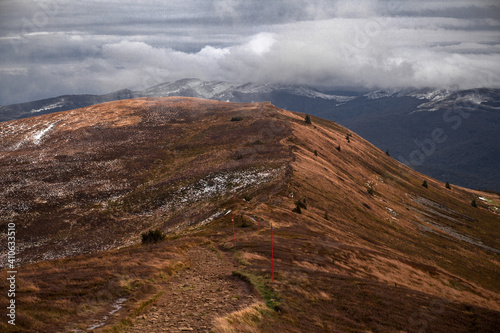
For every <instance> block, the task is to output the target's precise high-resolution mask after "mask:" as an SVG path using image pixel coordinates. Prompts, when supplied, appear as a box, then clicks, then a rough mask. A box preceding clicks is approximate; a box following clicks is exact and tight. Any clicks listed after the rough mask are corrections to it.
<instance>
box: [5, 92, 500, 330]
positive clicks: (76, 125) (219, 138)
mask: <svg viewBox="0 0 500 333" xmlns="http://www.w3.org/2000/svg"><path fill="white" fill-rule="evenodd" d="M304 116H305V115H304V114H299V113H294V112H290V111H286V110H283V109H279V108H277V107H276V106H274V105H272V104H271V103H247V104H239V103H226V102H217V101H211V100H202V99H196V98H180V97H168V98H139V99H130V100H123V101H117V102H108V103H104V104H100V105H95V106H92V107H87V108H83V109H77V110H72V111H66V112H59V113H52V114H48V115H42V116H38V117H33V118H27V119H21V120H14V121H9V122H4V123H0V135H1V136H2V139H1V140H0V147H1V149H2V150H1V151H2V155H1V156H0V171H1V172H2V175H3V177H2V178H1V179H0V181H1V182H2V184H1V186H0V190H1V193H0V203H1V205H0V207H1V210H0V214H1V215H2V222H1V223H2V225H4V226H5V225H6V224H8V223H14V224H15V225H16V228H17V230H18V231H19V232H18V236H17V237H18V239H17V243H18V244H19V249H20V251H19V254H18V258H19V259H20V260H25V261H24V262H23V263H22V265H21V266H20V267H19V269H18V271H19V272H20V273H19V276H18V279H19V283H20V286H21V287H20V288H21V289H22V290H23V293H20V294H19V301H20V302H19V303H20V305H19V309H18V311H19V313H22V314H24V316H23V317H22V319H23V320H22V321H20V325H22V328H23V329H24V330H25V331H28V332H36V331H70V330H72V331H74V330H86V329H88V328H89V327H90V325H91V323H94V322H95V321H97V324H95V325H100V326H97V328H94V329H95V330H96V331H101V332H105V331H109V330H111V331H112V330H115V331H116V330H119V331H133V330H134V329H135V328H138V327H141V328H142V329H143V330H147V331H151V332H157V331H158V332H160V331H164V330H165V329H166V328H168V327H171V326H173V325H177V326H176V327H174V328H179V329H180V327H186V328H192V329H193V330H195V329H196V330H199V331H209V330H210V329H213V330H214V331H216V332H225V331H228V330H229V331H231V330H235V331H243V332H245V331H248V332H252V331H262V332H276V331H283V330H289V331H334V330H337V331H338V330H340V331H347V330H372V331H373V330H381V331H391V332H392V331H393V332H397V331H401V330H406V331H419V330H431V331H435V332H447V331H449V330H450V328H452V329H453V330H456V331H468V330H470V329H471V328H474V329H476V330H478V331H484V332H492V331H494V330H495V329H496V327H498V324H499V321H498V318H500V316H498V313H499V311H500V296H499V295H500V285H499V284H498V279H496V277H497V275H498V262H499V261H498V256H499V255H500V254H499V253H498V250H499V249H500V244H499V243H498V240H499V239H500V237H499V235H498V223H499V221H500V219H499V216H500V212H499V209H500V196H498V195H496V194H493V193H483V192H478V191H473V190H469V189H466V188H461V187H459V186H456V185H454V184H451V188H450V189H448V188H446V187H445V184H444V183H442V182H440V181H437V180H435V179H432V178H430V177H427V176H424V175H422V174H419V173H418V172H416V171H414V170H412V169H410V168H408V167H406V166H405V165H402V164H401V163H399V162H397V161H396V160H394V159H393V158H391V157H390V156H387V155H386V154H385V152H383V151H381V150H380V149H378V148H376V147H375V146H374V145H373V144H371V143H369V142H367V141H365V140H364V139H363V138H362V137H360V136H359V135H357V134H356V133H353V132H352V131H350V130H349V129H347V128H344V127H342V126H340V125H338V124H336V123H334V122H331V121H328V120H325V119H321V118H317V117H315V116H310V119H311V122H312V123H311V124H307V123H306V122H305V121H304ZM424 180H425V181H426V185H427V186H426V187H424V186H422V185H423V181H424ZM472 200H474V201H475V202H476V206H478V207H473V206H472V204H471V202H472ZM156 228H158V229H159V230H161V231H162V232H165V233H166V235H167V240H166V241H165V242H160V243H158V244H153V245H141V244H140V243H141V241H140V239H141V233H143V232H145V231H148V230H154V229H156ZM271 232H273V236H274V243H273V247H271ZM210 254H211V255H210ZM210 257H214V258H215V257H218V258H219V259H217V260H215V259H213V260H215V261H214V263H213V266H214V267H216V265H224V264H225V263H226V264H227V265H230V266H228V267H234V268H231V269H233V273H232V275H231V276H227V274H228V272H227V271H228V270H227V269H226V270H220V272H218V273H217V274H218V275H217V277H216V278H213V279H212V278H211V277H210V276H209V275H207V274H206V273H203V274H204V275H203V279H204V280H203V281H206V282H201V281H200V280H199V279H198V280H197V279H196V278H195V276H193V274H192V273H190V269H191V268H192V269H193V270H196V271H197V272H199V271H200V269H201V268H200V265H201V264H202V262H203V260H206V258H210ZM204 258H205V259H204ZM271 262H272V263H273V265H271ZM190 267H191V268H190ZM1 274H3V275H2V279H1V280H2V281H6V279H5V278H4V277H6V276H5V274H6V272H5V271H2V272H1ZM240 280H241V281H243V282H244V283H243V284H238V285H239V286H240V287H241V288H242V289H241V290H240V291H237V290H236V289H234V287H230V285H233V284H234V283H235V281H240ZM48 281H50V283H48ZM230 281H231V284H229V282H230ZM241 281H240V282H241ZM3 283H4V284H5V282H3ZM209 284H211V285H210V287H209V286H208V285H209ZM172 286H176V288H177V289H174V290H171V289H169V288H171V287H172ZM245 286H246V287H245ZM197 288H209V290H210V288H216V289H217V293H216V295H217V297H219V298H217V299H216V300H211V299H210V296H209V295H210V294H211V293H210V292H209V291H207V290H206V289H204V290H201V289H197ZM231 288H233V289H231ZM245 288H247V289H245ZM248 288H250V289H248ZM252 288H253V289H252ZM244 290H246V291H244ZM251 290H253V291H251ZM196 293H198V294H199V295H203V297H204V298H203V299H200V300H196V301H193V303H188V304H186V309H185V311H183V312H182V311H181V312H182V313H180V314H177V315H175V316H174V315H168V318H167V317H165V315H166V314H165V311H166V310H168V309H169V308H171V307H175V306H176V305H175V304H172V302H173V300H178V299H181V298H180V297H181V296H182V295H191V294H196ZM96 295H99V296H98V297H97V296H96ZM162 295H165V297H163V296H162ZM214 295H215V294H214ZM224 295H225V296H224ZM248 296H252V297H253V298H254V300H255V302H256V303H253V304H252V303H249V302H248V298H249V297H248ZM186 297H187V296H186ZM118 300H120V301H118ZM6 301H8V300H7V299H6V296H5V295H2V296H1V297H0V303H1V305H2V306H3V305H5V304H6V303H5V302H6ZM240 301H241V302H240ZM118 303H119V305H120V306H122V308H119V309H118V310H117V311H115V312H113V315H112V316H111V315H108V314H109V312H110V311H112V310H113V309H114V308H115V305H116V304H118ZM218 304H223V306H222V307H218V306H217V305H218ZM229 304H234V305H233V306H229ZM160 305H161V306H160ZM217 308H221V309H226V310H220V311H215V312H214V311H211V310H214V309H217ZM229 309H232V310H229ZM233 310H234V312H230V313H228V312H225V311H233ZM259 313H260V315H258V314H259ZM104 316H107V319H106V320H104V321H102V320H101V318H103V317H104ZM248 316H251V318H254V319H252V320H249V319H248ZM203 318H205V319H203ZM206 318H208V319H206ZM179 321H180V322H179ZM207 323H209V324H207ZM2 324H3V323H2ZM92 325H94V324H92ZM179 325H180V326H179ZM206 325H209V327H208V326H206ZM3 328H5V327H3ZM6 329H9V327H7V328H6ZM11 331H12V330H11Z"/></svg>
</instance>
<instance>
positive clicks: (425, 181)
mask: <svg viewBox="0 0 500 333" xmlns="http://www.w3.org/2000/svg"><path fill="white" fill-rule="evenodd" d="M422 186H423V187H425V188H429V185H428V184H427V180H424V182H423V183H422Z"/></svg>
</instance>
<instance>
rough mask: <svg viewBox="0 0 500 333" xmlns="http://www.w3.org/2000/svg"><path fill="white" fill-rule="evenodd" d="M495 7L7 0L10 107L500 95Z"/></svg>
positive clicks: (2, 48) (0, 79) (1, 32)
mask: <svg viewBox="0 0 500 333" xmlns="http://www.w3.org/2000/svg"><path fill="white" fill-rule="evenodd" d="M499 14H500V6H499V5H498V4H497V3H496V1H460V0H453V1H418V2H417V1H382V0H380V1H375V0H357V1H344V0H342V1H331V0H312V1H290V0H286V1H285V0H275V1H260V0H246V1H239V0H216V1H206V0H183V1H140V0H136V1H117V0H115V1H78V2H74V1H69V0H45V1H23V0H16V1H2V2H0V58H1V59H2V62H1V63H0V104H9V103H16V102H21V101H27V100H33V99H35V98H43V97H51V96H56V95H60V94H66V93H104V92H109V91H113V90H117V89H121V88H132V89H142V88H146V87H147V86H148V85H152V84H156V83H160V82H163V81H173V80H176V79H180V78H185V77H198V78H201V79H206V80H231V81H238V82H246V81H257V82H286V83H302V84H309V85H313V86H325V87H332V88H334V87H342V86H350V87H352V86H361V87H368V88H375V87H381V88H384V87H388V88H394V87H401V86H414V87H424V86H438V87H461V88H471V87H484V86H486V87H499V86H500V80H499V76H500V69H499V66H498V63H500V56H499V55H500V33H499V31H500V20H499Z"/></svg>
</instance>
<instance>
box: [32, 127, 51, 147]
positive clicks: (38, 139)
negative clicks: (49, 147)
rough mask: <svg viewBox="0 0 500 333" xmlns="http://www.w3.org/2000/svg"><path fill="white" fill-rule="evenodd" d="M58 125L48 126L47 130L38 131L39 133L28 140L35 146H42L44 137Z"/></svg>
mask: <svg viewBox="0 0 500 333" xmlns="http://www.w3.org/2000/svg"><path fill="white" fill-rule="evenodd" d="M55 125H56V123H51V124H50V125H49V126H47V127H46V128H44V129H42V130H40V131H38V132H35V133H33V134H32V135H31V137H29V138H28V140H30V141H32V142H33V143H34V144H36V145H38V144H40V142H41V140H42V137H43V136H44V135H45V134H47V133H48V132H49V131H50V130H51V129H52V128H53V127H54V126H55Z"/></svg>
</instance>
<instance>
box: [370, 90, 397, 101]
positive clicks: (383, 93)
mask: <svg viewBox="0 0 500 333" xmlns="http://www.w3.org/2000/svg"><path fill="white" fill-rule="evenodd" d="M400 91H401V90H400V89H385V90H376V91H372V92H369V93H368V94H365V95H363V96H365V97H366V98H368V99H379V98H384V97H391V96H393V95H395V94H397V93H399V92H400Z"/></svg>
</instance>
